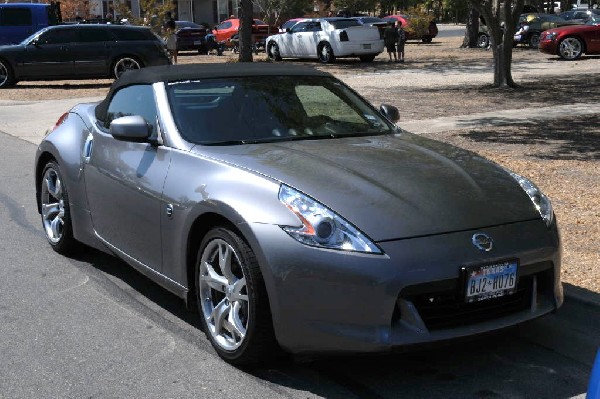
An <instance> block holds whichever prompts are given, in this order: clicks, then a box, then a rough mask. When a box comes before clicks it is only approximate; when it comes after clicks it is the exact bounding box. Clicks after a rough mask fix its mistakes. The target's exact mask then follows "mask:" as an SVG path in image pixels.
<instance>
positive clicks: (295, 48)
mask: <svg viewBox="0 0 600 399" xmlns="http://www.w3.org/2000/svg"><path fill="white" fill-rule="evenodd" d="M309 27H310V21H303V22H298V23H297V24H296V25H294V26H293V27H292V29H291V30H290V32H289V33H285V34H284V35H283V36H284V37H283V38H282V39H283V40H284V42H285V43H284V45H283V52H282V56H289V57H306V56H308V54H309V50H308V49H307V48H306V36H307V35H310V34H311V32H310V31H309V29H310V28H309Z"/></svg>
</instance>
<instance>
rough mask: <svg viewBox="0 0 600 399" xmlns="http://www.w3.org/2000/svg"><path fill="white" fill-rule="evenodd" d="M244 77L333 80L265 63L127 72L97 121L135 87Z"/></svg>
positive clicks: (99, 107)
mask: <svg viewBox="0 0 600 399" xmlns="http://www.w3.org/2000/svg"><path fill="white" fill-rule="evenodd" d="M244 76H332V75H331V74H330V73H327V72H322V71H319V70H317V69H315V68H312V67H307V66H302V65H289V64H283V63H278V64H271V63H266V62H253V63H250V62H240V63H225V64H221V63H219V64H186V65H163V66H155V67H147V68H142V69H137V70H132V71H127V72H125V73H124V74H123V75H122V76H121V77H120V78H119V79H117V80H116V81H115V82H114V83H113V85H112V86H111V88H110V91H109V92H108V94H107V96H106V98H105V99H104V100H102V101H101V102H100V103H99V104H98V105H97V106H96V118H97V119H99V120H101V121H104V120H105V117H106V112H107V110H108V104H109V102H110V99H111V98H112V96H113V95H114V93H115V92H117V91H118V90H119V89H121V88H123V87H126V86H131V85H136V84H153V83H157V82H178V81H185V80H197V79H210V78H232V77H244Z"/></svg>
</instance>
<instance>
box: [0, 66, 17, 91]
mask: <svg viewBox="0 0 600 399" xmlns="http://www.w3.org/2000/svg"><path fill="white" fill-rule="evenodd" d="M13 84H15V78H14V75H13V72H12V69H11V67H10V65H9V64H8V62H6V61H2V60H0V88H4V87H8V86H12V85H13Z"/></svg>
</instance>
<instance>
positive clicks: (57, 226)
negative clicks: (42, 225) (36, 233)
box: [50, 215, 63, 238]
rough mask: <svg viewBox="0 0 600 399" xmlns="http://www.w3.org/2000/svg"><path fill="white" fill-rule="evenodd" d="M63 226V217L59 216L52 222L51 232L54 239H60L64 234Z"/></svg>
mask: <svg viewBox="0 0 600 399" xmlns="http://www.w3.org/2000/svg"><path fill="white" fill-rule="evenodd" d="M62 226H63V220H62V217H60V216H58V215H57V216H56V217H55V218H54V219H53V220H52V221H51V222H50V230H51V231H52V237H54V238H60V236H61V234H62Z"/></svg>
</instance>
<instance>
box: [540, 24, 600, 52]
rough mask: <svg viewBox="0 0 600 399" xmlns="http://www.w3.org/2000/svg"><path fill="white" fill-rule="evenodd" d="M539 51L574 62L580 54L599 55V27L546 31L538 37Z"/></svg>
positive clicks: (569, 27) (570, 27)
mask: <svg viewBox="0 0 600 399" xmlns="http://www.w3.org/2000/svg"><path fill="white" fill-rule="evenodd" d="M539 49H540V51H541V52H542V53H547V54H552V55H558V56H560V57H561V58H563V59H565V60H576V59H577V58H579V57H581V54H584V53H585V54H600V25H594V24H593V23H591V22H590V23H588V24H586V25H571V26H562V27H560V28H553V29H548V30H546V31H544V32H542V35H541V36H540V47H539Z"/></svg>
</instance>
